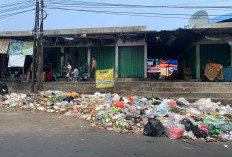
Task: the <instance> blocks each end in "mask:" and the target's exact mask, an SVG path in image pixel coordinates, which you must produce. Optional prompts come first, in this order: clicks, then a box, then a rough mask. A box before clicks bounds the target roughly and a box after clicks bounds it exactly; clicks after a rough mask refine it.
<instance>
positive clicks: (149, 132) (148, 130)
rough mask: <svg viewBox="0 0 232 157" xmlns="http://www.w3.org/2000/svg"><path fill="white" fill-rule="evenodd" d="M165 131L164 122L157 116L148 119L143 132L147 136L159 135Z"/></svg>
mask: <svg viewBox="0 0 232 157" xmlns="http://www.w3.org/2000/svg"><path fill="white" fill-rule="evenodd" d="M163 133H164V126H163V124H162V123H161V122H160V121H159V120H158V119H155V118H152V119H148V123H147V124H146V125H145V126H144V131H143V134H144V135H146V136H152V137H159V136H161V135H162V134H163Z"/></svg>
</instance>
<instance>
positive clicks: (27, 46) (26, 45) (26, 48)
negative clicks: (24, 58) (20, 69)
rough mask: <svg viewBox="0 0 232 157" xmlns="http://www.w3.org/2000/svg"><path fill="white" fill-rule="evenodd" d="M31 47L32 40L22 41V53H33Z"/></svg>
mask: <svg viewBox="0 0 232 157" xmlns="http://www.w3.org/2000/svg"><path fill="white" fill-rule="evenodd" d="M33 47H34V44H33V42H24V45H23V49H22V52H23V55H33Z"/></svg>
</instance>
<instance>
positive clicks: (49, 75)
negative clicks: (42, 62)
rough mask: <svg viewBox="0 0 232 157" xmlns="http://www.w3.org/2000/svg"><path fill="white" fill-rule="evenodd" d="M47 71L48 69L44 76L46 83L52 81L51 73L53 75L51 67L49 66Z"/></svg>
mask: <svg viewBox="0 0 232 157" xmlns="http://www.w3.org/2000/svg"><path fill="white" fill-rule="evenodd" d="M49 69H50V70H49V72H48V73H47V74H46V76H45V78H46V81H52V77H53V73H54V72H53V68H52V66H50V68H49Z"/></svg>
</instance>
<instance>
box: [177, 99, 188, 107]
mask: <svg viewBox="0 0 232 157" xmlns="http://www.w3.org/2000/svg"><path fill="white" fill-rule="evenodd" d="M176 104H177V106H180V107H186V104H184V103H183V102H181V101H178V100H177V101H176Z"/></svg>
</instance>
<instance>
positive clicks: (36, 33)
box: [31, 0, 39, 92]
mask: <svg viewBox="0 0 232 157" xmlns="http://www.w3.org/2000/svg"><path fill="white" fill-rule="evenodd" d="M33 35H34V47H33V60H32V85H31V92H34V91H35V67H36V53H37V41H38V37H39V0H36V13H35V28H34V30H33Z"/></svg>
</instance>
